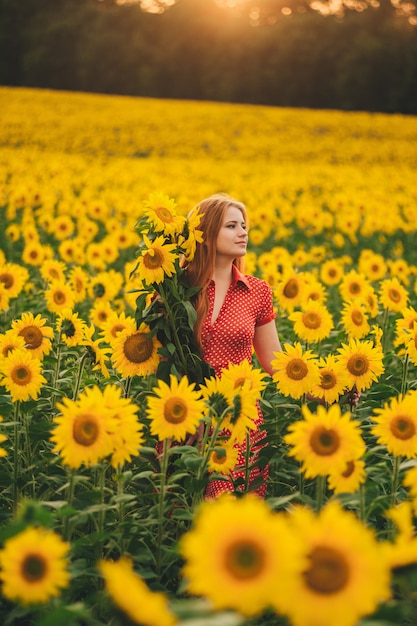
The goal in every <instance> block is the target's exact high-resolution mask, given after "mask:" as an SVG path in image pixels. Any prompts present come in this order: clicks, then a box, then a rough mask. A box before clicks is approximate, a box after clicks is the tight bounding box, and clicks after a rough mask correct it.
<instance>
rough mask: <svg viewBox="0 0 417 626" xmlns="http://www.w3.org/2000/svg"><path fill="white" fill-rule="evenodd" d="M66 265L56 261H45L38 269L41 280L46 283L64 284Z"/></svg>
mask: <svg viewBox="0 0 417 626" xmlns="http://www.w3.org/2000/svg"><path fill="white" fill-rule="evenodd" d="M66 269H67V265H66V263H64V262H63V261H58V260H57V259H46V260H45V261H44V262H43V263H42V265H41V266H40V268H39V271H40V274H41V276H42V278H43V279H44V280H45V281H46V282H48V283H49V282H51V281H56V280H57V281H59V282H65V272H66Z"/></svg>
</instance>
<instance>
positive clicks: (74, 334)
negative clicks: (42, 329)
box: [56, 309, 87, 347]
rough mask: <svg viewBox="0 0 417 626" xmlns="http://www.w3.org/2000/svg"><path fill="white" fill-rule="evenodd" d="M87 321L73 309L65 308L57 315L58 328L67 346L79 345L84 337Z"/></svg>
mask: <svg viewBox="0 0 417 626" xmlns="http://www.w3.org/2000/svg"><path fill="white" fill-rule="evenodd" d="M86 327H87V325H86V323H85V321H84V320H83V319H81V318H80V317H79V316H78V313H74V312H73V311H72V309H63V310H62V311H61V312H60V313H59V314H58V316H57V320H56V330H57V333H58V334H59V335H60V337H61V341H63V342H64V343H65V344H66V345H67V346H69V347H73V346H79V345H81V342H82V340H83V338H84V332H85V330H86Z"/></svg>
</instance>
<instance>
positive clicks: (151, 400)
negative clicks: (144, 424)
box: [147, 374, 205, 441]
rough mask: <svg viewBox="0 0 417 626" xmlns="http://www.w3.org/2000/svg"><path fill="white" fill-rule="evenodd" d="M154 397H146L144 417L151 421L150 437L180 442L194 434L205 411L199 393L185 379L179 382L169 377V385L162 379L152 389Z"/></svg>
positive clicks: (185, 377) (193, 384)
mask: <svg viewBox="0 0 417 626" xmlns="http://www.w3.org/2000/svg"><path fill="white" fill-rule="evenodd" d="M153 393H154V394H155V395H154V396H151V395H149V396H148V408H147V415H148V417H149V419H150V420H151V434H152V435H156V436H157V437H158V439H159V440H160V441H161V440H163V439H169V438H172V439H176V440H177V441H183V440H184V439H185V438H186V437H187V435H188V434H191V435H192V434H194V433H195V432H196V430H197V426H198V425H199V423H200V421H201V419H202V418H203V416H204V412H205V403H204V400H203V398H202V397H201V393H200V392H199V391H196V390H195V383H189V381H188V378H187V376H183V377H182V378H181V380H180V381H178V379H177V378H176V377H175V376H174V375H173V374H171V375H170V385H167V384H166V383H165V382H164V381H163V380H159V381H158V386H157V387H154V388H153Z"/></svg>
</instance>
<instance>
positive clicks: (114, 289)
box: [87, 270, 124, 304]
mask: <svg viewBox="0 0 417 626" xmlns="http://www.w3.org/2000/svg"><path fill="white" fill-rule="evenodd" d="M123 280H124V279H123V275H122V274H121V273H120V272H116V271H115V270H107V271H104V272H99V273H98V274H96V275H95V276H90V280H89V282H88V285H87V293H88V295H89V296H90V298H91V299H92V301H93V302H94V303H95V304H96V303H97V302H100V301H103V300H106V301H108V302H110V301H112V300H114V298H115V297H116V296H117V294H118V293H119V291H120V290H121V288H122V286H123Z"/></svg>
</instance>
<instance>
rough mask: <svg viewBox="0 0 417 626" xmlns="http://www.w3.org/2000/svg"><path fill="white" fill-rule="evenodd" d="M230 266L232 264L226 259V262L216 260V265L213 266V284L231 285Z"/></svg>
mask: <svg viewBox="0 0 417 626" xmlns="http://www.w3.org/2000/svg"><path fill="white" fill-rule="evenodd" d="M232 265H233V262H232V261H230V260H229V259H227V261H224V262H222V261H221V260H216V264H215V266H214V272H213V276H212V278H213V280H214V282H215V283H219V282H222V283H229V284H230V283H231V282H232Z"/></svg>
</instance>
